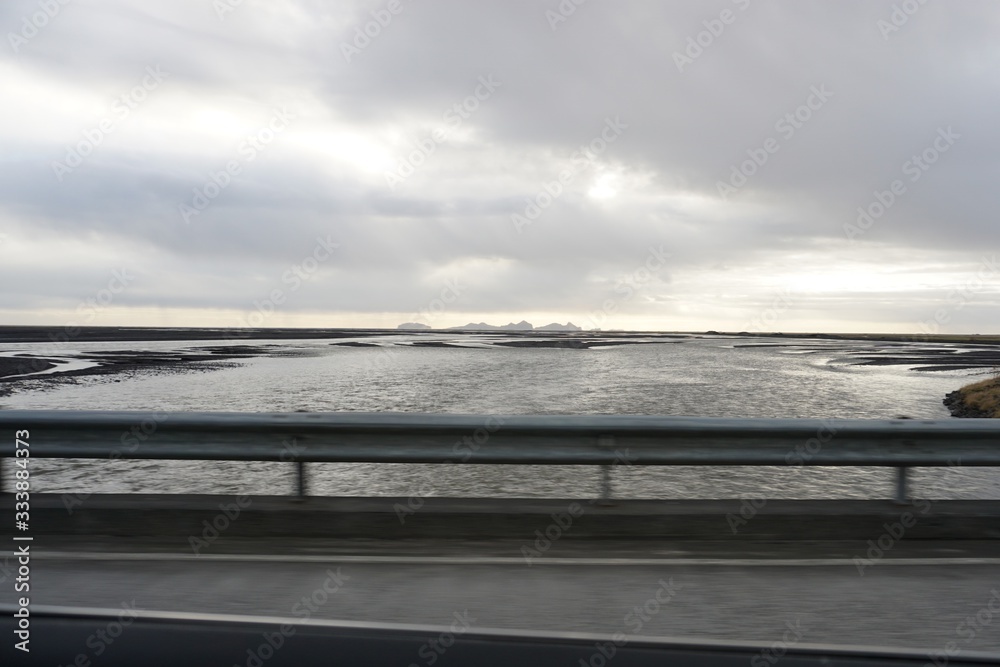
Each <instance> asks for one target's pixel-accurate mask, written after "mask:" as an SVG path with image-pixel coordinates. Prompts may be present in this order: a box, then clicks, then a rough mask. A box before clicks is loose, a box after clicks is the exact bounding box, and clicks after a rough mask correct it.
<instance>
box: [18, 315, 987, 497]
mask: <svg viewBox="0 0 1000 667" xmlns="http://www.w3.org/2000/svg"><path fill="white" fill-rule="evenodd" d="M509 340H515V339H505V338H503V337H497V336H473V335H455V334H451V335H449V334H422V335H420V336H416V335H404V336H385V337H367V338H359V339H357V340H356V341H351V340H350V339H338V340H335V341H331V340H281V341H273V340H272V341H260V340H255V341H246V344H250V345H253V346H270V347H267V348H266V350H267V353H266V354H261V355H259V356H253V357H248V358H246V359H240V360H238V361H234V362H226V364H225V367H223V368H221V369H216V370H210V371H203V370H194V369H193V368H188V369H187V370H183V371H179V372H177V371H171V372H150V371H145V372H143V371H140V372H129V373H119V374H115V375H98V376H85V377H77V378H68V379H66V380H65V381H63V382H52V381H45V380H41V379H39V380H32V379H28V380H24V381H21V382H20V383H19V385H18V388H17V390H16V391H15V392H14V393H13V394H11V395H10V396H7V397H4V398H2V399H0V407H2V408H3V409H36V408H41V409H93V410H96V409H101V410H143V411H160V410H168V411H169V410H211V411H238V412H262V411H263V412H272V411H277V412H283V411H288V412H291V411H295V410H307V411H365V412H383V411H393V412H446V413H481V414H556V413H562V414H635V415H642V414H660V415H687V416H705V417H815V418H895V417H899V416H904V415H905V416H907V417H912V418H933V419H949V418H950V416H949V413H948V411H947V409H946V408H945V407H944V406H943V405H942V403H941V400H942V398H943V397H944V395H945V394H946V393H947V392H949V391H952V390H954V389H956V388H958V387H960V386H962V385H963V384H966V383H968V382H969V381H971V380H973V379H976V378H978V377H982V376H983V372H984V371H983V370H982V369H979V370H968V369H967V370H944V371H924V370H916V368H918V367H919V366H915V365H913V364H907V363H902V364H891V363H888V364H884V365H882V364H879V363H875V364H871V363H869V364H867V365H860V363H859V362H861V361H866V360H867V361H869V362H870V361H871V360H872V359H880V358H885V359H887V360H891V359H892V357H894V356H895V357H901V356H907V357H909V356H911V355H912V354H914V353H919V352H924V353H935V354H940V353H949V352H956V353H957V352H961V351H962V350H963V349H964V348H961V347H959V346H947V345H933V346H929V345H920V344H916V343H912V344H906V343H902V344H893V343H871V342H861V341H859V342H852V341H822V340H791V339H784V338H772V339H763V338H759V339H746V338H742V339H740V338H725V337H690V338H677V339H663V338H660V339H656V340H652V339H650V340H643V339H642V338H636V339H634V341H633V342H634V343H636V344H629V345H613V346H612V345H608V346H601V345H597V346H595V347H591V348H589V349H559V348H544V347H543V348H531V347H507V346H504V345H502V344H498V343H503V342H504V341H509ZM415 342H416V343H419V344H418V345H414V344H413V343H415ZM427 342H433V343H434V344H435V345H441V346H440V347H437V346H428V345H426V344H425V343H427ZM344 343H348V345H344ZM220 344H232V341H194V342H183V343H177V342H150V343H122V342H109V343H76V344H72V346H68V345H62V346H60V345H56V344H48V343H25V344H3V345H0V354H4V353H7V354H11V353H15V352H17V353H21V354H24V353H30V354H36V355H44V356H49V357H58V356H62V357H63V358H65V359H67V360H71V361H72V360H75V361H72V363H77V364H79V363H81V362H79V359H81V358H86V355H87V354H88V353H100V352H110V351H121V350H123V349H128V350H148V351H151V352H164V351H170V352H177V351H182V350H195V349H199V348H204V347H209V346H213V345H220ZM352 345H357V346H352ZM68 348H70V349H68ZM33 468H34V469H33V479H34V483H33V488H34V489H35V490H37V491H52V492H70V491H73V492H94V493H98V492H99V493H120V492H169V493H219V494H230V493H255V494H256V493H273V494H283V493H289V492H290V491H291V488H292V484H293V471H292V469H291V465H290V464H280V463H240V462H174V461H121V460H119V461H107V460H104V461H82V460H66V461H46V460H40V459H39V460H35V461H34V462H33ZM7 472H8V473H9V470H8V471H7ZM914 482H915V486H914V491H915V495H917V496H919V497H926V498H1000V471H997V470H995V469H990V468H983V469H968V468H967V469H958V468H956V469H922V470H916V471H914ZM6 483H7V484H8V485H9V483H10V482H9V479H8V480H7V482H6ZM613 483H614V491H615V494H616V495H617V496H620V497H634V498H734V497H741V498H760V497H768V498H880V497H881V498H884V497H890V496H891V494H892V490H893V489H892V483H893V478H892V471H891V470H888V469H874V468H873V469H869V468H855V469H845V468H794V469H784V468H781V469H776V468H750V467H741V468H691V467H662V468H649V467H645V468H640V467H632V468H624V467H620V468H618V469H616V471H615V478H614V482H613ZM598 485H599V471H598V470H597V469H596V468H594V467H572V466H566V467H540V466H474V465H472V466H434V465H404V464H393V465H376V464H311V465H310V489H311V492H312V493H316V494H324V495H393V496H408V495H413V494H418V493H419V494H422V495H448V496H496V497H517V496H520V497H546V496H549V497H590V496H593V495H594V494H595V493H596V492H597V489H598Z"/></svg>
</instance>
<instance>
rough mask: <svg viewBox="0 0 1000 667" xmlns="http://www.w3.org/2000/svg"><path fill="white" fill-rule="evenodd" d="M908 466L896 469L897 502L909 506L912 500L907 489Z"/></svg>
mask: <svg viewBox="0 0 1000 667" xmlns="http://www.w3.org/2000/svg"><path fill="white" fill-rule="evenodd" d="M906 473H907V468H906V466H899V467H898V468H896V502H897V503H899V504H901V505H906V504H909V502H910V498H909V493H908V491H907V488H906V481H907V480H906Z"/></svg>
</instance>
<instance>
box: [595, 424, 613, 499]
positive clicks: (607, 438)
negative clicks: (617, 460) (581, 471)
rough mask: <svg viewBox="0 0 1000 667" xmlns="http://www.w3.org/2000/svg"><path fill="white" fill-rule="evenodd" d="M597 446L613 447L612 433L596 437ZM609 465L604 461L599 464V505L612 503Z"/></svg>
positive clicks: (610, 465)
mask: <svg viewBox="0 0 1000 667" xmlns="http://www.w3.org/2000/svg"><path fill="white" fill-rule="evenodd" d="M597 446H598V447H602V448H607V449H614V447H615V438H614V436H612V435H602V436H598V438H597ZM611 467H612V464H610V463H604V464H602V465H601V499H600V504H601V505H612V504H614V503H612V502H611V496H612V489H611Z"/></svg>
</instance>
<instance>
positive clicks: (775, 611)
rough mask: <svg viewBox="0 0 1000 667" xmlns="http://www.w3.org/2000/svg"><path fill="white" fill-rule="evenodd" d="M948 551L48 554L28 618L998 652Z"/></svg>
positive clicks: (971, 561)
mask: <svg viewBox="0 0 1000 667" xmlns="http://www.w3.org/2000/svg"><path fill="white" fill-rule="evenodd" d="M582 551H586V550H585V549H582V548H581V549H578V550H577V553H575V554H574V556H576V557H579V556H581V555H583V554H582V553H580V552H582ZM843 551H844V552H849V551H850V550H849V549H844V550H843ZM939 551H940V550H939ZM381 553H382V554H384V553H385V551H384V550H381ZM396 553H397V554H398V553H399V551H398V550H397V552H396ZM595 553H596V552H595ZM954 553H955V555H956V556H957V557H953V558H916V559H898V558H886V559H883V560H882V561H880V562H878V563H877V564H875V565H872V566H870V567H867V568H866V569H865V572H864V575H863V576H861V575H860V574H859V572H858V568H857V567H856V565H855V564H853V563H852V562H851V559H850V558H846V559H842V558H839V557H833V558H825V559H810V558H799V557H795V558H789V557H787V554H778V556H779V559H777V560H775V559H771V560H761V559H759V558H757V557H753V558H742V557H741V558H739V559H736V560H733V559H732V558H729V559H723V560H719V559H717V558H715V557H712V558H705V557H702V556H699V555H685V556H683V557H680V558H675V557H666V558H665V557H664V556H663V555H658V556H652V557H651V556H649V555H644V557H643V558H641V559H629V558H627V557H622V555H621V554H616V555H615V556H614V557H605V554H601V553H597V556H596V557H588V558H586V559H585V560H582V561H580V560H575V559H574V558H573V557H551V558H550V557H543V558H541V559H538V560H536V561H535V562H534V563H533V564H532V565H531V566H530V567H529V566H528V565H527V564H526V563H525V562H524V560H523V559H520V558H516V557H497V556H496V555H493V554H489V555H486V556H485V557H486V560H483V557H484V554H483V553H469V552H468V551H466V552H464V553H451V554H448V555H446V556H441V555H427V554H426V553H421V554H420V555H416V556H407V555H395V556H384V555H382V556H381V557H380V560H378V561H377V562H373V560H372V558H371V557H370V556H366V555H364V554H360V553H358V554H355V555H343V554H342V555H330V554H325V555H324V554H318V553H312V554H303V553H299V554H293V555H288V554H286V555H280V556H273V557H269V556H261V555H249V554H242V555H240V554H233V555H226V554H221V553H217V554H209V555H207V556H205V557H201V558H197V559H194V558H193V557H192V556H191V554H190V553H188V555H187V557H184V556H182V555H180V554H159V555H157V554H155V553H149V552H148V551H147V552H145V553H136V554H124V555H123V554H114V553H93V552H89V555H87V554H83V553H79V552H77V551H62V552H52V551H51V550H50V551H48V552H45V551H36V553H35V556H34V558H33V559H32V562H31V567H32V572H31V585H32V591H31V593H32V597H31V599H32V603H33V604H35V605H68V606H88V607H90V606H98V607H113V608H120V607H121V606H122V604H123V603H131V602H132V600H135V605H136V606H137V607H138V608H139V609H147V610H166V611H183V610H193V611H199V612H226V613H237V614H250V615H276V616H284V617H292V618H295V617H298V618H304V617H306V616H310V617H315V618H330V619H350V620H365V621H385V622H403V623H429V624H442V625H448V624H451V623H452V622H453V621H454V620H455V614H456V613H458V614H459V615H462V614H465V613H466V612H467V614H468V616H467V618H469V619H470V621H471V619H474V621H471V622H472V623H473V624H474V625H475V626H476V627H480V628H519V629H531V630H574V631H593V632H601V633H614V632H618V631H622V632H626V633H630V634H633V633H634V634H643V635H650V636H673V637H711V638H717V639H734V640H748V641H752V642H766V643H770V642H774V641H779V640H782V639H785V640H789V639H790V638H793V637H796V636H800V637H801V639H800V641H802V642H807V643H834V644H867V645H880V646H899V647H908V648H920V649H927V650H929V651H934V650H943V649H944V647H945V645H946V644H947V643H948V642H955V643H956V645H957V646H958V647H960V648H961V649H964V650H977V651H984V650H986V651H998V652H1000V559H997V558H995V557H969V556H970V554H968V553H963V552H961V551H958V550H956V551H955V552H954ZM938 555H940V554H938ZM730 556H732V554H730ZM658 559H660V560H658ZM338 573H339V575H338ZM324 587H325V589H324ZM328 591H335V592H328ZM303 598H305V602H304V601H303ZM13 600H14V593H13V591H12V586H10V585H9V583H4V584H3V586H2V588H0V602H4V603H12V602H13ZM991 600H992V601H993V602H992V606H993V609H994V610H996V611H995V612H993V611H990V610H989V605H990V602H991ZM637 607H638V608H639V611H638V612H637V610H636V608H637ZM977 614H978V615H979V620H978V621H975V620H973V621H972V623H970V622H969V620H968V619H969V618H970V617H972V618H973V619H974V618H975V617H976V615H977ZM963 623H965V625H961V624H963ZM790 627H793V628H795V631H794V632H792V633H789V628H790Z"/></svg>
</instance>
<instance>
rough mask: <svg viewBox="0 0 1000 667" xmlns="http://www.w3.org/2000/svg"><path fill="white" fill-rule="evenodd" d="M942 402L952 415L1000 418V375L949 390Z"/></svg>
mask: <svg viewBox="0 0 1000 667" xmlns="http://www.w3.org/2000/svg"><path fill="white" fill-rule="evenodd" d="M942 402H943V403H944V405H945V407H947V408H948V411H949V412H951V416H952V417H957V418H963V419H1000V376H997V377H993V378H989V379H987V380H981V381H979V382H973V383H972V384H968V385H965V386H964V387H962V388H960V389H956V390H955V391H952V392H949V393H948V394H946V395H945V397H944V400H943V401H942Z"/></svg>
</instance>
